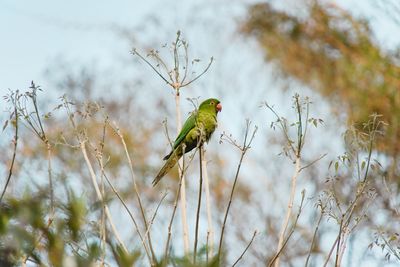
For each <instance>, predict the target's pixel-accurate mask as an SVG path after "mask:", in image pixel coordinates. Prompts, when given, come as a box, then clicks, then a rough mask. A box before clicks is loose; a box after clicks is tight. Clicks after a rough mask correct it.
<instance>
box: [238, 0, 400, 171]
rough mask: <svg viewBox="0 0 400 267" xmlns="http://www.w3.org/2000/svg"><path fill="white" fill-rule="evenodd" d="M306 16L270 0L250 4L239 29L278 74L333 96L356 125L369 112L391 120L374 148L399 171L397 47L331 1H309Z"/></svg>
mask: <svg viewBox="0 0 400 267" xmlns="http://www.w3.org/2000/svg"><path fill="white" fill-rule="evenodd" d="M306 14H307V15H306V16H297V15H290V14H289V13H287V12H285V11H281V10H277V9H275V8H273V7H272V6H271V5H270V4H268V3H262V4H255V5H253V6H251V7H250V9H249V11H248V17H247V19H246V21H245V22H244V24H243V26H242V28H241V31H242V32H243V33H244V34H245V35H247V36H251V37H255V38H256V39H257V41H258V43H259V44H260V45H261V47H262V49H263V50H264V52H265V58H266V60H268V61H272V62H274V63H275V64H276V65H277V66H278V67H279V69H280V70H281V71H282V74H283V75H284V76H286V77H290V78H295V79H297V80H298V81H300V82H301V83H303V84H305V85H307V86H309V87H310V88H312V89H314V90H316V91H317V92H319V93H320V94H322V95H323V96H326V97H327V99H329V100H330V101H331V103H332V104H333V105H332V106H333V107H334V112H335V113H336V114H337V115H342V114H343V112H345V114H346V115H347V123H348V124H349V125H352V124H353V123H356V125H358V128H359V129H362V127H363V124H364V123H365V122H367V121H368V120H369V115H370V114H373V113H377V114H382V115H383V120H384V121H386V122H387V123H388V124H389V127H387V129H385V130H386V135H385V137H382V138H380V139H379V141H378V143H377V147H376V148H377V150H378V151H380V152H382V153H384V154H385V155H386V156H388V159H389V160H390V161H389V162H390V164H389V166H388V167H387V169H386V172H387V174H388V177H389V178H391V179H393V178H395V177H398V176H399V175H400V170H399V168H398V164H397V163H398V160H399V158H400V93H399V88H400V79H399V77H400V67H399V65H398V62H399V57H398V55H397V54H396V53H395V52H388V51H384V50H383V49H382V48H381V47H380V46H379V45H378V44H377V42H376V41H375V40H374V38H373V34H372V31H371V28H370V27H369V25H368V22H367V21H366V20H362V19H358V18H355V17H354V16H352V15H351V14H350V13H349V12H347V11H344V10H342V9H341V8H339V7H337V6H335V5H331V4H330V5H323V4H321V3H319V1H312V4H311V5H308V6H307V11H306Z"/></svg>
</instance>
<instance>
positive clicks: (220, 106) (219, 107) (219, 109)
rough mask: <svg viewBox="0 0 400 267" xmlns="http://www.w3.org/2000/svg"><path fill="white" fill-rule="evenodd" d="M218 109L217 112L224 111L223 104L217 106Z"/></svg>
mask: <svg viewBox="0 0 400 267" xmlns="http://www.w3.org/2000/svg"><path fill="white" fill-rule="evenodd" d="M216 108H217V111H218V112H220V111H221V110H222V105H221V103H218V104H217V106H216Z"/></svg>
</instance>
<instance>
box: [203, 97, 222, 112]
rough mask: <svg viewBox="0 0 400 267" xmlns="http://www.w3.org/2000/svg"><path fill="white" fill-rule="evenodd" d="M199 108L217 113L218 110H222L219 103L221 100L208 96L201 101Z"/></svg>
mask: <svg viewBox="0 0 400 267" xmlns="http://www.w3.org/2000/svg"><path fill="white" fill-rule="evenodd" d="M199 109H201V110H212V111H214V112H216V113H218V112H220V111H221V110H222V105H221V102H219V100H218V99H216V98H209V99H207V100H205V101H203V102H202V103H201V104H200V106H199Z"/></svg>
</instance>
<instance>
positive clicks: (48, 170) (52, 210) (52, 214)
mask: <svg viewBox="0 0 400 267" xmlns="http://www.w3.org/2000/svg"><path fill="white" fill-rule="evenodd" d="M46 149H47V162H48V166H47V172H48V175H49V187H50V219H52V218H53V216H54V187H53V178H52V174H51V145H50V143H49V141H46Z"/></svg>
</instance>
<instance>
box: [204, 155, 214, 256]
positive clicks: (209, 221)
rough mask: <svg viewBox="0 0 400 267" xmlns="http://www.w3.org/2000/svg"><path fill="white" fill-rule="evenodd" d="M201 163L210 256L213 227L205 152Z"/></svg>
mask: <svg viewBox="0 0 400 267" xmlns="http://www.w3.org/2000/svg"><path fill="white" fill-rule="evenodd" d="M201 165H202V168H203V175H204V184H205V190H206V208H207V225H208V226H207V227H208V229H207V240H208V242H207V250H208V251H207V256H208V257H210V258H211V257H212V255H213V250H214V228H213V225H212V215H211V204H210V203H211V199H210V185H209V182H208V172H207V160H206V155H205V153H204V154H203V157H202V160H201Z"/></svg>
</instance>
